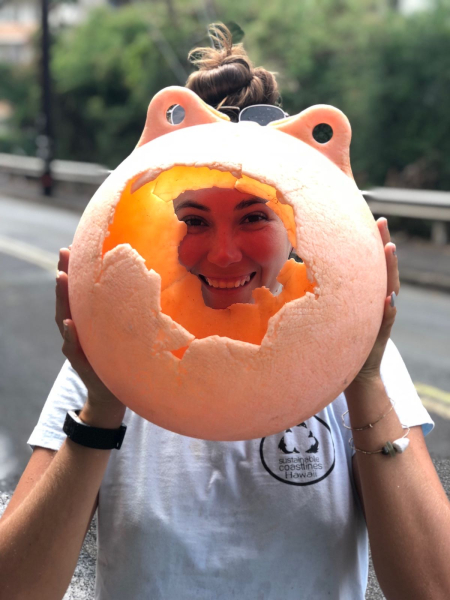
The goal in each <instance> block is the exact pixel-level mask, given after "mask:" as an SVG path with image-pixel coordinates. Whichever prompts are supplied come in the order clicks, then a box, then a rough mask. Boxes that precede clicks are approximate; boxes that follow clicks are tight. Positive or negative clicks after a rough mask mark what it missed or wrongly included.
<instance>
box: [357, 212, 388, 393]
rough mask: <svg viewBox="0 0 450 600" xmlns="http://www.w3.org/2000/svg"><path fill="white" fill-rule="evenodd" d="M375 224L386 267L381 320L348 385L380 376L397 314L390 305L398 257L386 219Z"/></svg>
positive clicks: (365, 381)
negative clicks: (361, 363)
mask: <svg viewBox="0 0 450 600" xmlns="http://www.w3.org/2000/svg"><path fill="white" fill-rule="evenodd" d="M377 225H378V229H379V231H380V235H381V239H382V241H383V245H384V254H385V257H386V267H387V289H386V292H387V296H386V298H385V300H384V313H383V320H382V322H381V326H380V330H379V332H378V336H377V339H376V340H375V344H374V346H373V348H372V350H371V352H370V354H369V356H368V357H367V360H366V362H365V363H364V365H363V367H362V369H361V370H360V372H359V373H358V375H357V376H356V377H355V379H354V380H353V382H352V383H351V384H350V385H352V384H353V383H367V382H370V381H373V380H374V379H379V378H380V365H381V359H382V358H383V354H384V350H385V348H386V344H387V342H388V340H389V337H390V335H391V329H392V326H393V325H394V321H395V316H396V314H397V309H396V308H395V305H394V306H391V304H392V302H391V299H392V296H393V293H394V294H395V296H394V302H395V297H396V296H398V293H399V291H400V278H399V273H398V259H397V253H396V249H395V244H393V243H392V242H391V235H390V233H389V229H388V222H387V219H385V218H384V217H381V218H380V219H378V220H377Z"/></svg>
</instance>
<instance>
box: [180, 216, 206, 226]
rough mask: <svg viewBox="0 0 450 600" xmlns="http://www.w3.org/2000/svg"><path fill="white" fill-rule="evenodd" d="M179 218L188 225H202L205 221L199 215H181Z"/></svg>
mask: <svg viewBox="0 0 450 600" xmlns="http://www.w3.org/2000/svg"><path fill="white" fill-rule="evenodd" d="M180 220H181V221H183V222H184V223H186V225H187V226H188V227H202V226H204V225H206V223H205V221H204V220H203V219H202V218H201V217H197V216H191V217H183V218H182V219H180Z"/></svg>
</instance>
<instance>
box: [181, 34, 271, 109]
mask: <svg viewBox="0 0 450 600" xmlns="http://www.w3.org/2000/svg"><path fill="white" fill-rule="evenodd" d="M208 33H209V37H210V39H211V42H212V44H213V47H204V48H194V49H193V50H191V51H190V52H189V55H188V59H189V61H190V62H191V63H192V64H194V65H195V66H196V67H197V68H198V71H196V72H194V73H192V74H191V75H190V76H189V78H188V80H187V82H186V87H187V88H189V89H191V90H192V91H193V92H195V93H196V94H197V95H198V96H200V98H201V99H202V100H204V101H205V102H206V103H207V104H209V105H211V106H214V107H215V108H219V109H220V108H221V107H225V106H226V107H236V108H245V107H246V106H251V105H252V104H275V105H277V104H279V100H280V95H279V92H278V85H277V82H276V80H275V77H274V74H273V73H271V72H270V71H266V69H264V68H262V67H258V68H256V69H255V68H254V67H253V65H252V62H251V61H250V58H249V57H248V55H247V52H246V51H245V49H244V47H243V45H242V44H233V36H232V34H231V32H230V30H229V29H228V27H227V26H226V25H224V24H223V23H213V24H211V25H210V26H209V28H208Z"/></svg>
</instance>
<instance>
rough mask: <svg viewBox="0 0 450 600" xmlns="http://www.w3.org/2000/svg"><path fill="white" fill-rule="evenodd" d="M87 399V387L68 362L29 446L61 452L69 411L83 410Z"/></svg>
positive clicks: (50, 395)
mask: <svg viewBox="0 0 450 600" xmlns="http://www.w3.org/2000/svg"><path fill="white" fill-rule="evenodd" d="M86 398H87V390H86V387H85V385H84V384H83V382H82V381H81V379H80V377H79V375H78V374H77V373H76V371H75V370H74V369H73V368H72V365H71V364H70V363H69V361H66V362H65V363H64V365H63V366H62V369H61V371H60V372H59V375H58V377H57V378H56V380H55V383H54V384H53V387H52V389H51V390H50V394H49V395H48V398H47V401H46V402H45V404H44V408H43V409H42V412H41V416H40V417H39V421H38V422H37V425H36V427H35V428H34V430H33V432H32V434H31V436H30V438H29V439H28V444H29V445H30V446H31V447H32V448H33V449H34V447H35V446H42V447H43V448H49V449H51V450H59V449H60V447H61V446H62V443H63V442H64V440H65V439H66V434H65V433H64V432H63V430H62V428H63V425H64V420H65V418H66V414H67V411H68V410H78V409H81V408H83V406H84V403H85V401H86Z"/></svg>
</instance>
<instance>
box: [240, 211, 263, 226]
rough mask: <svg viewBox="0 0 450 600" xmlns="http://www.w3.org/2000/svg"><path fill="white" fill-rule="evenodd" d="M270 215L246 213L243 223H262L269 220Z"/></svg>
mask: <svg viewBox="0 0 450 600" xmlns="http://www.w3.org/2000/svg"><path fill="white" fill-rule="evenodd" d="M268 220H269V219H268V217H267V215H266V214H264V213H260V212H258V213H251V214H249V215H246V216H245V217H244V218H243V219H242V223H245V224H246V223H261V222H262V221H268Z"/></svg>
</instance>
